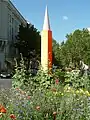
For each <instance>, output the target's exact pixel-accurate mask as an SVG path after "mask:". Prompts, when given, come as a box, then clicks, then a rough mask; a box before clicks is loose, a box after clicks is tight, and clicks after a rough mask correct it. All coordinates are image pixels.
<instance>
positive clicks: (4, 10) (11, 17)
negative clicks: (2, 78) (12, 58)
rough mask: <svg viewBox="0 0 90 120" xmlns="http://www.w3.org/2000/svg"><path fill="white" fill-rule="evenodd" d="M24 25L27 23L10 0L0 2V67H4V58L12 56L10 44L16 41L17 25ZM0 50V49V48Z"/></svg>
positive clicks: (0, 0)
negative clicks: (2, 47)
mask: <svg viewBox="0 0 90 120" xmlns="http://www.w3.org/2000/svg"><path fill="white" fill-rule="evenodd" d="M21 23H22V24H23V25H24V26H25V25H26V23H27V21H26V20H25V19H24V17H23V16H22V15H21V14H20V12H19V11H18V10H17V9H16V7H15V6H14V5H13V4H12V2H11V1H10V0H0V45H2V46H3V45H4V49H3V50H2V49H0V62H1V67H2V68H3V67H4V61H5V58H6V57H7V56H8V55H9V54H12V51H13V50H11V46H10V45H11V43H12V42H14V41H15V40H16V35H17V34H18V31H19V25H20V24H21ZM0 48H1V47H0Z"/></svg>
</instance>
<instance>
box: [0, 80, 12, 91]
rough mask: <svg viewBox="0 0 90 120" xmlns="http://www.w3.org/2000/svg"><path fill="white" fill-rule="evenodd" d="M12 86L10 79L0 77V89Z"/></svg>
mask: <svg viewBox="0 0 90 120" xmlns="http://www.w3.org/2000/svg"><path fill="white" fill-rule="evenodd" d="M10 88H12V79H0V89H10Z"/></svg>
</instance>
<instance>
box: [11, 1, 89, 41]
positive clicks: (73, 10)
mask: <svg viewBox="0 0 90 120" xmlns="http://www.w3.org/2000/svg"><path fill="white" fill-rule="evenodd" d="M11 1H12V2H13V3H14V5H15V6H16V8H17V9H18V10H19V11H20V12H21V14H22V15H23V16H24V17H25V18H26V19H27V20H28V21H29V22H31V23H32V24H34V25H35V27H36V28H37V29H38V30H39V31H41V30H42V27H43V21H44V14H45V8H46V5H47V6H48V11H49V17H50V18H49V19H50V24H51V29H52V32H53V38H54V39H56V40H57V41H58V42H61V41H63V40H64V39H65V36H66V34H67V33H68V34H69V33H71V32H73V31H74V30H75V29H82V28H89V27H90V0H11Z"/></svg>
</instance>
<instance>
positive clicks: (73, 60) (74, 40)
mask: <svg viewBox="0 0 90 120" xmlns="http://www.w3.org/2000/svg"><path fill="white" fill-rule="evenodd" d="M56 46H57V47H58V48H57V47H56ZM53 49H54V54H55V58H56V60H58V62H59V64H58V65H60V66H67V67H69V66H73V67H78V64H79V61H80V60H83V61H84V62H85V63H86V64H88V65H90V32H89V31H88V30H87V29H82V30H79V29H77V30H75V31H74V32H73V33H70V34H67V35H66V42H62V43H61V44H60V45H59V46H58V45H57V44H55V46H54V48H53Z"/></svg>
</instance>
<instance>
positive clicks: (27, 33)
mask: <svg viewBox="0 0 90 120" xmlns="http://www.w3.org/2000/svg"><path fill="white" fill-rule="evenodd" d="M40 42H41V39H40V33H39V31H38V30H37V29H36V28H35V27H34V25H31V24H28V23H27V25H26V26H25V27H24V26H23V25H20V27H19V33H18V36H17V41H16V44H15V46H16V48H17V49H18V51H19V53H22V55H23V56H24V57H28V56H29V57H30V52H31V51H33V50H35V51H36V53H37V54H40Z"/></svg>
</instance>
